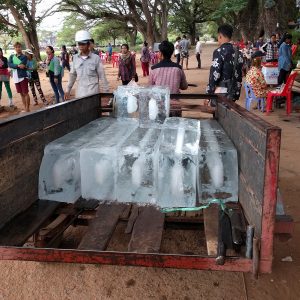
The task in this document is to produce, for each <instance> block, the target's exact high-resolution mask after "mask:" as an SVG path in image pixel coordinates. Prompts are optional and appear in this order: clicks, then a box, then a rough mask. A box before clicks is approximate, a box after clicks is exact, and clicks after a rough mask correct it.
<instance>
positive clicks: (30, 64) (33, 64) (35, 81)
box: [25, 49, 47, 105]
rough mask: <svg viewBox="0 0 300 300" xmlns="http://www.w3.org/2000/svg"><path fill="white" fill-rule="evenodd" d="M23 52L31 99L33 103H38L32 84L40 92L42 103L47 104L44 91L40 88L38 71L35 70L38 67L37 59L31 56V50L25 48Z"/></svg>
mask: <svg viewBox="0 0 300 300" xmlns="http://www.w3.org/2000/svg"><path fill="white" fill-rule="evenodd" d="M25 54H26V56H27V73H28V78H29V86H30V89H31V93H32V96H33V100H34V105H38V99H37V95H36V93H35V87H34V85H35V86H36V89H37V90H38V92H39V94H40V98H41V100H42V101H43V103H44V104H45V105H47V101H46V99H45V96H44V93H43V91H42V88H41V82H40V77H39V73H38V71H37V69H38V65H37V61H36V59H35V58H34V57H33V52H32V51H31V50H30V49H26V50H25Z"/></svg>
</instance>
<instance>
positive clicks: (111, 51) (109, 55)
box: [107, 43, 113, 62]
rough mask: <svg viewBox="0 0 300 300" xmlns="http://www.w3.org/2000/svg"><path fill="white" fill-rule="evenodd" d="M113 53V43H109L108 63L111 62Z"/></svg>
mask: <svg viewBox="0 0 300 300" xmlns="http://www.w3.org/2000/svg"><path fill="white" fill-rule="evenodd" d="M112 53H113V48H112V45H111V43H108V46H107V54H108V57H107V59H108V62H111V57H112Z"/></svg>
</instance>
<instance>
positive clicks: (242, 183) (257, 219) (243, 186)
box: [239, 173, 262, 237]
mask: <svg viewBox="0 0 300 300" xmlns="http://www.w3.org/2000/svg"><path fill="white" fill-rule="evenodd" d="M239 202H240V204H241V206H242V208H243V212H244V215H245V218H246V219H247V221H248V223H249V224H250V225H253V226H254V235H255V236H256V237H259V236H260V234H261V226H262V205H261V203H260V201H259V200H258V199H257V198H256V196H255V192H254V191H252V190H251V188H250V187H249V185H248V184H247V182H246V179H245V177H244V176H243V174H242V173H240V175H239Z"/></svg>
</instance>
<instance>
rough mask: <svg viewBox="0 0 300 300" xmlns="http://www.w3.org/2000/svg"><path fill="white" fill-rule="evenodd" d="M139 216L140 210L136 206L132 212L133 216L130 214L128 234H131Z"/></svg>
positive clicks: (127, 227)
mask: <svg viewBox="0 0 300 300" xmlns="http://www.w3.org/2000/svg"><path fill="white" fill-rule="evenodd" d="M138 215H139V208H138V206H136V205H134V206H133V208H132V210H131V214H130V217H129V220H128V222H127V226H126V229H125V233H126V234H129V233H131V232H132V229H133V225H134V223H135V221H136V219H137V217H138Z"/></svg>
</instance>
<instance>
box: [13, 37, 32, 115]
mask: <svg viewBox="0 0 300 300" xmlns="http://www.w3.org/2000/svg"><path fill="white" fill-rule="evenodd" d="M14 49H15V52H16V54H12V55H11V56H10V57H9V60H8V66H9V67H10V68H11V69H12V77H13V80H14V83H15V85H16V90H17V93H19V94H21V98H22V102H23V105H24V108H25V111H26V112H29V111H30V108H29V107H30V97H29V89H28V73H27V56H26V55H24V54H23V53H22V45H21V43H19V42H16V43H15V44H14Z"/></svg>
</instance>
